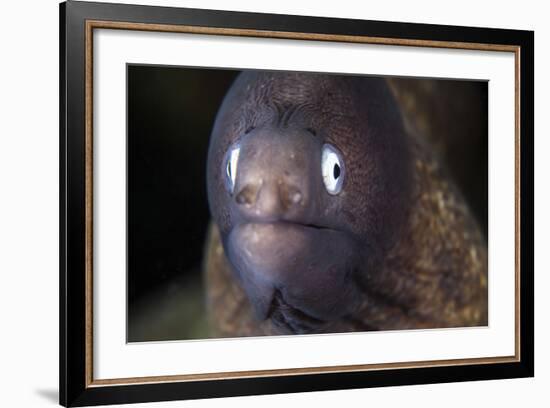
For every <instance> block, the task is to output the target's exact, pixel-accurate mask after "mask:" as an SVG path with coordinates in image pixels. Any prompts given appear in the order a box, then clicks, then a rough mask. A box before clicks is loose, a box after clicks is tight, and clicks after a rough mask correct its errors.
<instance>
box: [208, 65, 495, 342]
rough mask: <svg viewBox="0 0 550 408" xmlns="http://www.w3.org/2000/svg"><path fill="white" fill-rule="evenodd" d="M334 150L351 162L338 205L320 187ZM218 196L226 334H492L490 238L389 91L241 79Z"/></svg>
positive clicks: (311, 79) (226, 125)
mask: <svg viewBox="0 0 550 408" xmlns="http://www.w3.org/2000/svg"><path fill="white" fill-rule="evenodd" d="M325 143H330V144H331V145H333V146H335V147H336V148H337V149H338V150H339V151H340V152H341V154H342V156H343V158H344V162H345V178H344V184H343V188H342V191H341V192H339V193H338V194H336V195H331V194H329V193H328V192H327V190H326V188H325V186H324V184H323V180H322V178H321V151H322V148H323V145H324V144H325ZM235 144H238V145H239V147H240V149H241V150H240V156H239V161H238V162H239V166H238V172H237V174H236V178H235V184H234V189H231V188H228V184H227V176H226V164H227V154H228V153H227V152H228V151H229V150H230V149H231V148H232V146H235ZM208 194H209V202H210V207H211V212H212V215H213V217H214V221H215V223H216V226H213V227H212V228H211V231H210V236H209V241H208V244H207V256H206V265H205V269H206V280H207V287H208V299H209V309H210V312H211V320H212V322H213V325H214V327H215V330H216V331H217V335H220V336H238V335H258V334H282V333H319V332H335V331H356V330H381V329H406V328H425V327H450V326H471V325H480V324H486V321H487V303H486V298H487V287H486V273H487V272H486V264H487V263H486V249H485V247H484V244H483V241H482V239H481V236H480V234H479V229H478V227H477V225H476V224H475V222H474V221H473V220H472V217H471V215H470V214H469V211H468V208H467V207H466V206H465V205H464V202H463V200H462V198H461V197H460V195H459V194H458V192H457V191H456V189H455V188H454V187H453V186H452V185H450V183H448V182H446V181H445V177H444V176H443V175H442V174H441V171H440V169H439V167H438V166H437V164H436V162H435V160H434V158H433V157H432V156H431V155H430V153H429V149H427V148H426V147H425V146H421V145H420V144H419V142H418V141H417V140H416V139H415V138H413V137H411V136H410V135H409V134H408V133H407V132H405V130H404V126H403V123H402V120H401V115H400V112H399V110H398V107H397V104H396V103H395V100H394V99H393V97H392V95H391V93H390V91H389V88H388V86H387V84H386V82H385V81H384V80H383V79H379V78H359V77H342V76H328V75H321V74H298V73H269V72H247V73H244V74H242V75H241V76H240V77H239V78H238V79H237V81H236V83H235V84H234V85H233V87H232V89H231V90H230V92H229V93H228V95H227V96H226V99H225V101H224V103H223V105H222V107H221V109H220V112H219V113H218V118H217V120H216V124H215V127H214V130H213V134H212V141H211V145H210V151H209V159H208ZM296 197H298V199H295V198H296Z"/></svg>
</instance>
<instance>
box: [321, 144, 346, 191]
mask: <svg viewBox="0 0 550 408" xmlns="http://www.w3.org/2000/svg"><path fill="white" fill-rule="evenodd" d="M321 174H322V175H323V182H324V183H325V188H326V189H327V191H328V193H329V194H331V195H336V194H338V193H339V192H340V191H342V186H343V184H344V177H345V168H344V158H343V156H342V153H340V151H339V150H337V149H336V147H334V146H332V145H330V144H325V145H323V153H322V156H321Z"/></svg>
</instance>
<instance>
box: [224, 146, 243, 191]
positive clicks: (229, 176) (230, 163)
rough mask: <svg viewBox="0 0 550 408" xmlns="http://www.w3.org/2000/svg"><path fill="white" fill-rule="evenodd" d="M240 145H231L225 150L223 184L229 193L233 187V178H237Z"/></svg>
mask: <svg viewBox="0 0 550 408" xmlns="http://www.w3.org/2000/svg"><path fill="white" fill-rule="evenodd" d="M240 152H241V148H240V146H238V145H236V146H232V147H231V148H230V149H229V151H228V152H227V156H226V157H227V159H226V164H225V185H226V187H227V190H228V191H229V193H230V194H233V190H234V189H235V180H236V179H237V165H238V164H239V153H240Z"/></svg>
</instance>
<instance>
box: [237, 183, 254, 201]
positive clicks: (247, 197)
mask: <svg viewBox="0 0 550 408" xmlns="http://www.w3.org/2000/svg"><path fill="white" fill-rule="evenodd" d="M255 199H256V189H254V188H253V187H252V186H250V185H248V186H245V187H244V188H243V189H242V190H241V191H240V192H239V193H238V194H237V196H236V197H235V201H237V204H244V205H252V204H254V201H255Z"/></svg>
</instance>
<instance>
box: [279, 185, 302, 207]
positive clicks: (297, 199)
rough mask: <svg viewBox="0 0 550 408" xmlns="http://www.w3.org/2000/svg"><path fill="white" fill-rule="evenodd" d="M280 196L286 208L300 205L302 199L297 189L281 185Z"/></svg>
mask: <svg viewBox="0 0 550 408" xmlns="http://www.w3.org/2000/svg"><path fill="white" fill-rule="evenodd" d="M281 196H282V198H283V202H284V203H285V205H286V207H287V208H289V207H292V206H294V205H299V204H302V202H303V198H304V196H303V194H302V192H301V191H300V189H299V188H298V187H295V186H292V185H288V184H283V185H281Z"/></svg>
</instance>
